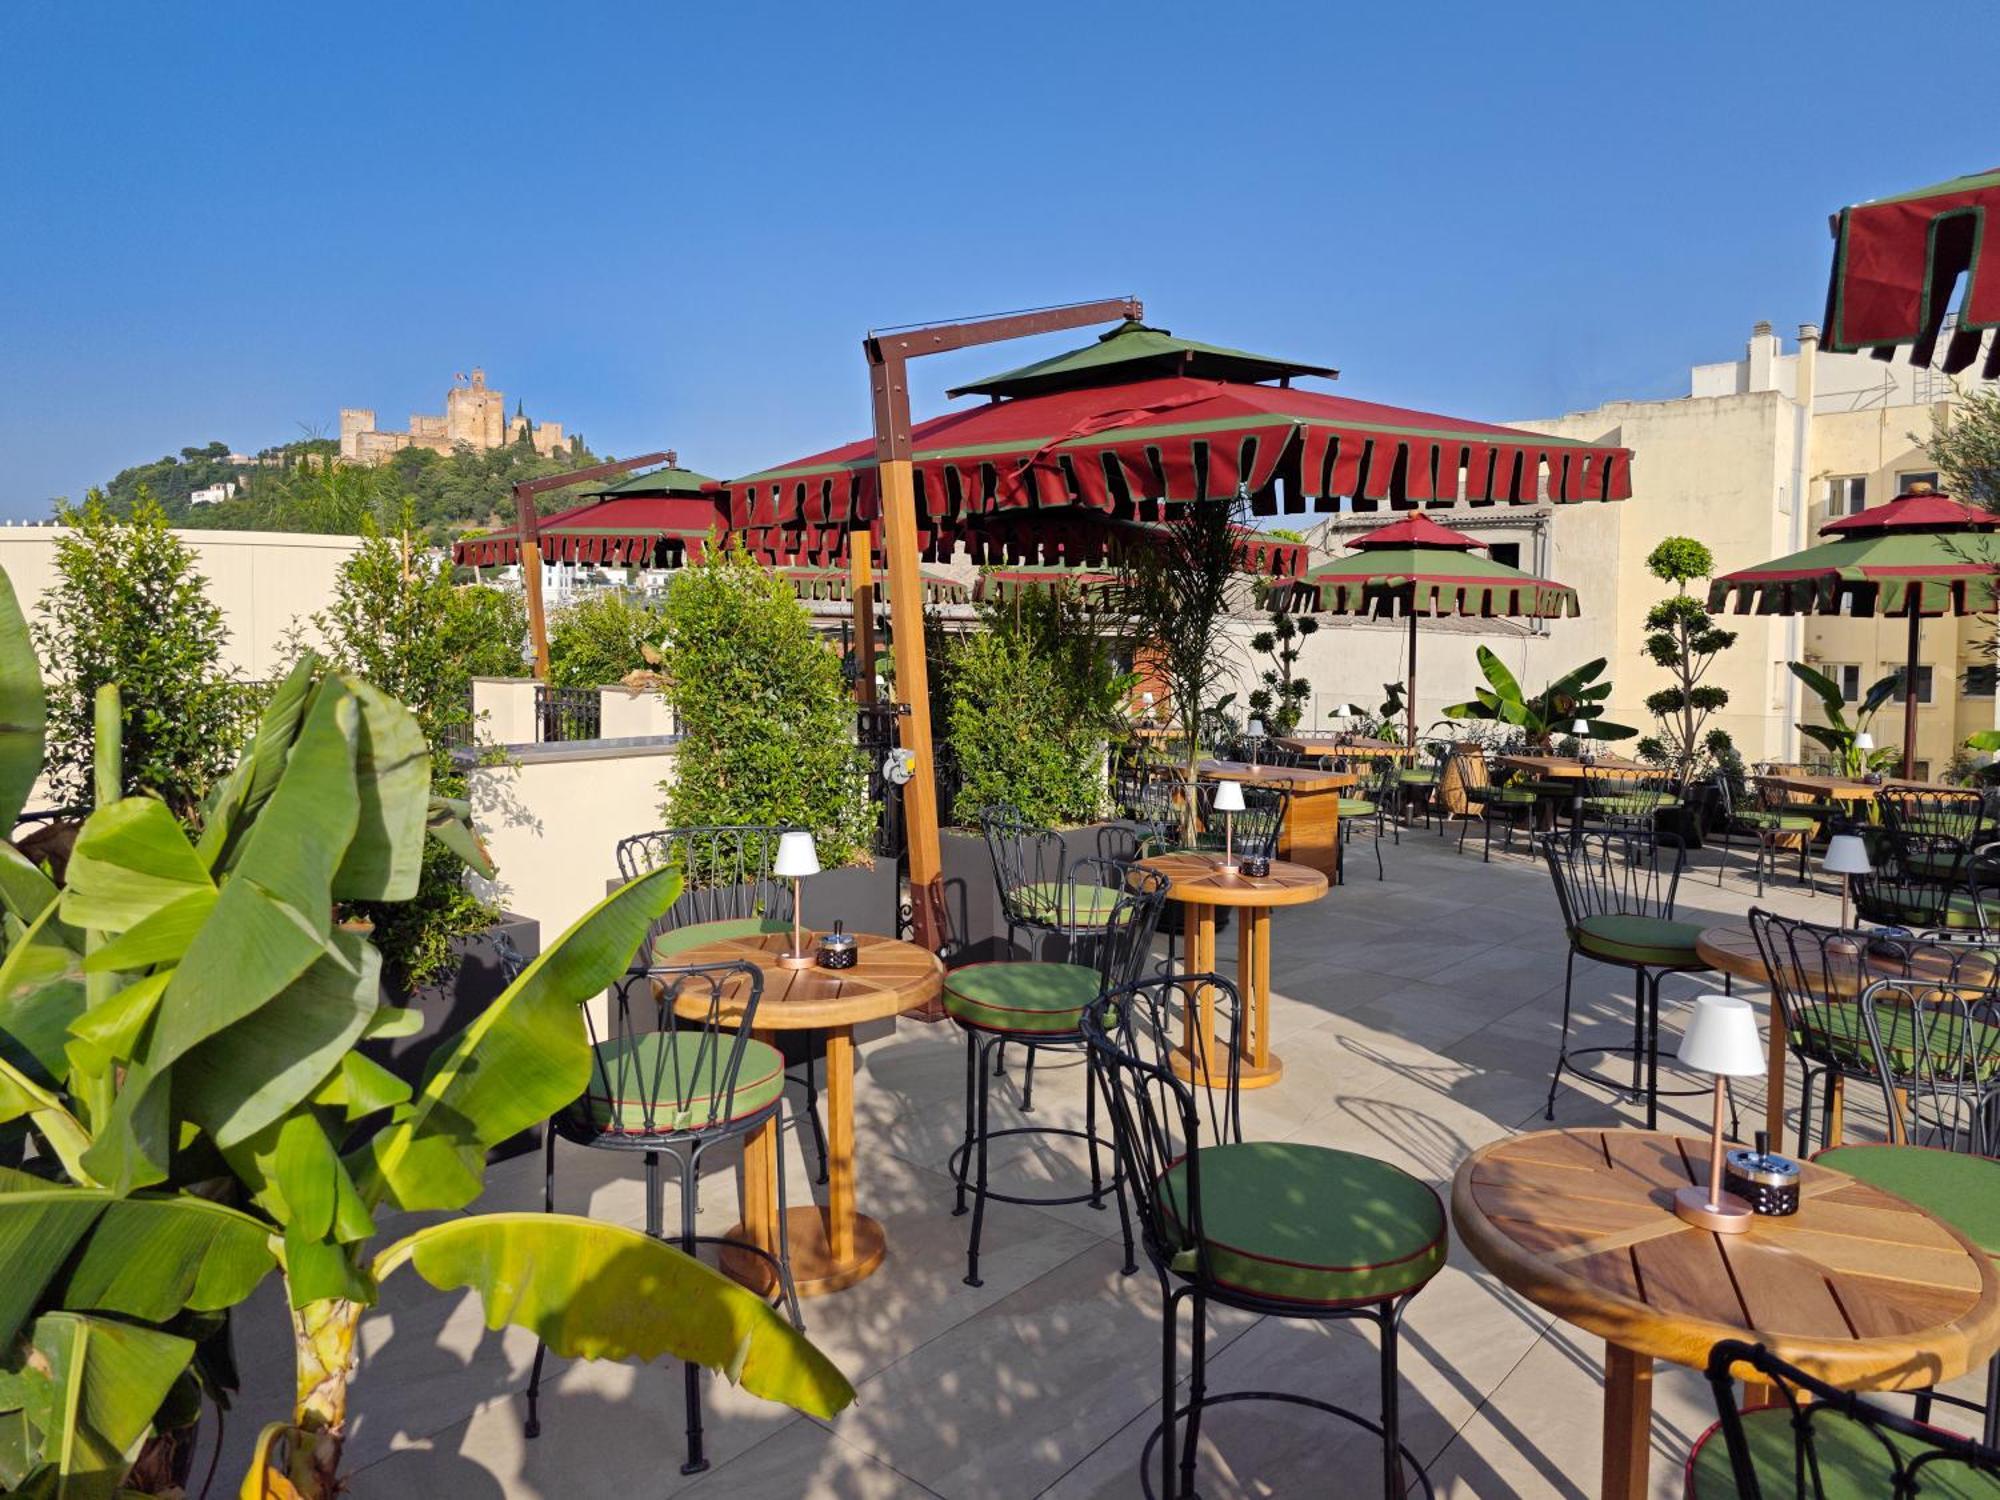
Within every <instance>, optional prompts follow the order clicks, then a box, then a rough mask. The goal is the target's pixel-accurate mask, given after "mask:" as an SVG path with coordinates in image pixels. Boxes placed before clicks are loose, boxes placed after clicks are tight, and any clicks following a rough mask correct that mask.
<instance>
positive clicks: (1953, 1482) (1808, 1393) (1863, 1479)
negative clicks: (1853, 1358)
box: [1687, 1339, 2000, 1500]
mask: <svg viewBox="0 0 2000 1500" xmlns="http://www.w3.org/2000/svg"><path fill="white" fill-rule="evenodd" d="M1707 1374H1708V1383H1709V1388H1710V1390H1711V1391H1712V1392H1713V1394H1714V1397H1715V1405H1716V1410H1717V1412H1718V1413H1719V1414H1720V1417H1721V1420H1720V1421H1718V1422H1717V1423H1716V1424H1715V1425H1714V1426H1713V1427H1711V1428H1709V1430H1708V1431H1707V1432H1705V1433H1703V1434H1702V1435H1701V1437H1699V1438H1698V1439H1696V1441H1695V1445H1694V1451H1693V1452H1692V1453H1691V1454H1689V1455H1688V1465H1687V1496H1688V1500H1847V1497H1850V1496H1851V1497H1856V1500H1859V1497H1868V1500H1875V1497H1881V1500H1902V1497H1909V1496H1918V1495H1923V1496H1935V1497H1937V1500H1950V1497H1959V1500H1969V1497H1972V1496H1991V1495H1997V1494H2000V1451H1996V1449H1995V1448H1994V1447H1992V1446H1991V1445H1990V1444H1986V1443H1975V1442H1972V1441H1970V1440H1968V1439H1966V1438H1962V1437H1959V1436H1957V1435H1956V1434H1953V1433H1948V1432H1944V1431H1941V1430H1940V1429H1938V1428H1935V1427H1930V1426H1926V1425H1925V1424H1923V1423H1921V1422H1915V1421H1911V1420H1910V1419H1909V1418H1907V1417H1903V1416H1900V1415H1898V1414H1897V1413H1895V1412H1893V1411H1890V1410H1889V1409H1888V1408H1887V1407H1885V1406H1883V1405H1881V1404H1879V1403H1878V1402H1876V1401H1868V1400H1863V1399H1862V1398H1861V1397H1859V1396H1857V1395H1855V1394H1854V1393H1853V1392H1851V1391H1843V1390H1841V1389H1840V1388H1839V1387H1838V1386H1833V1385H1828V1384H1827V1383H1826V1382H1825V1381H1823V1380H1818V1379H1815V1378H1814V1377H1813V1376H1811V1375H1808V1374H1807V1373H1806V1372H1805V1371H1803V1370H1801V1369H1799V1368H1798V1367H1797V1366H1796V1365H1790V1364H1787V1363H1785V1362H1784V1361H1783V1360H1781V1359H1779V1358H1778V1357H1777V1356H1776V1355H1774V1354H1772V1353H1771V1352H1770V1351H1769V1350H1767V1349H1765V1348H1764V1346H1763V1345H1762V1344H1755V1345H1753V1344H1746V1343H1743V1342H1741V1341H1740V1340H1737V1339H1725V1340H1724V1341H1723V1342H1721V1343H1719V1344H1717V1345H1716V1346H1715V1347H1714V1348H1713V1349H1711V1350H1710V1351H1709V1357H1708V1370H1707ZM1739 1376H1741V1377H1742V1378H1743V1379H1745V1380H1749V1381H1754V1382H1756V1383H1758V1384H1759V1385H1760V1386H1761V1387H1762V1388H1764V1389H1766V1390H1767V1391H1769V1392H1770V1393H1771V1394H1770V1397H1769V1398H1767V1400H1766V1402H1765V1403H1764V1404H1760V1405H1758V1406H1756V1407H1753V1408H1751V1409H1750V1410H1748V1411H1744V1410H1740V1409H1739V1408H1738V1406H1737V1399H1736V1380H1737V1377H1739ZM1718 1440H1719V1441H1718Z"/></svg>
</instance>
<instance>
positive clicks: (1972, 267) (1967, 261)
mask: <svg viewBox="0 0 2000 1500" xmlns="http://www.w3.org/2000/svg"><path fill="white" fill-rule="evenodd" d="M1995 226H2000V168H1996V169H1995V170H1993V171H1990V172H1981V173H1978V174H1977V175H1975V176H1971V177H1959V178H1955V179H1953V180H1952V181H1950V182H1940V183H1937V184H1935V185H1934V186H1932V187H1927V188H1918V189H1917V190H1916V191H1914V192H1909V193H1899V194H1897V195H1896V196H1895V197H1893V198H1877V199H1875V200H1873V201H1872V202H1868V203H1857V204H1855V205H1854V206H1853V207H1851V208H1843V209H1842V210H1841V211H1840V212H1839V213H1838V214H1836V215H1835V216H1834V221H1833V237H1834V252H1833V277H1832V280H1831V282H1830V283H1829V285H1828V288H1827V296H1826V347H1827V348H1828V349H1831V350H1834V351H1836V352H1838V353H1841V354H1858V353H1861V352H1863V351H1868V352H1871V353H1873V354H1874V355H1875V356H1876V357H1877V358H1878V359H1889V358H1891V357H1893V355H1894V353H1895V348H1896V346H1897V345H1899V344H1908V345H1910V346H1911V348H1910V362H1911V363H1912V364H1919V365H1928V364H1929V363H1930V362H1931V360H1932V358H1933V356H1934V355H1935V353H1936V351H1937V343H1938V339H1939V337H1940V336H1941V335H1942V333H1943V329H1944V320H1945V316H1946V314H1947V313H1949V312H1951V311H1952V308H1951V307H1950V306H1949V305H1948V304H1949V303H1950V300H1951V289H1952V287H1953V285H1954V284H1955V283H1956V282H1957V281H1958V279H1959V277H1961V276H1963V277H1964V278H1965V291H1964V294H1963V297H1962V298H1961V300H1960V303H1959V306H1958V308H1957V313H1958V320H1957V324H1956V326H1955V327H1954V329H1953V330H1952V335H1951V341H1950V343H1949V344H1947V345H1946V348H1945V354H1944V359H1943V360H1942V362H1941V363H1940V365H1939V368H1940V369H1942V370H1943V371H1944V372H1945V373H1946V374H1956V373H1957V372H1958V371H1960V370H1963V369H1966V368H1968V367H1969V366H1970V365H1971V364H1972V363H1973V361H1974V360H1976V359H1977V358H1978V357H1979V349H1980V344H1981V341H1982V340H1984V339H1985V337H1986V334H1987V332H1988V331H1989V330H1991V329H1993V328H1995V327H1997V326H2000V228H1996V227H1995ZM1989 229H1992V230H1993V231H1994V232H1991V233H1989V232H1987V231H1988V230H1989ZM1981 374H1982V375H1983V377H1984V378H1985V379H1987V380H1993V379H1996V378H2000V339H1995V340H1993V341H1991V342H1990V343H1989V344H1988V345H1987V349H1986V363H1985V366H1984V368H1983V369H1982V371H1981Z"/></svg>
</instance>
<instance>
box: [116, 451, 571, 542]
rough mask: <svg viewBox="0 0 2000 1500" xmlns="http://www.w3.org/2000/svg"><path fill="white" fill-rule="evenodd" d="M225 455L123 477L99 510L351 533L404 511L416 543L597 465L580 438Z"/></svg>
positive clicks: (489, 521) (181, 522) (552, 498)
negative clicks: (564, 443) (386, 453)
mask: <svg viewBox="0 0 2000 1500" xmlns="http://www.w3.org/2000/svg"><path fill="white" fill-rule="evenodd" d="M229 451H230V450H229V445H228V444H227V443H219V442H217V443H209V444H207V445H206V446H205V447H200V448H183V449H181V450H180V455H179V456H178V457H176V456H174V455H171V454H169V455H168V456H166V457H164V458H161V459H158V460H156V461H155V462H152V463H147V464H136V465H134V466H133V467H131V468H129V469H124V470H121V471H120V472H119V473H118V474H117V475H116V476H115V477H114V478H112V480H111V481H110V482H109V483H108V484H106V485H105V486H104V487H103V489H102V491H101V492H99V493H101V497H102V501H103V504H104V507H105V509H106V510H107V511H108V512H109V513H110V514H111V515H114V516H119V517H124V516H129V515H131V514H132V513H133V511H134V508H135V507H136V506H137V505H138V504H139V503H140V502H141V499H142V497H150V499H151V500H152V501H154V502H155V503H156V504H158V505H159V507H160V509H161V510H162V511H164V512H165V514H166V516H167V519H168V521H169V522H170V523H171V524H172V525H175V526H185V527H198V528H206V529H209V530H214V531H316V532H328V533H341V534H351V533H354V532H356V531H359V530H360V529H361V525H362V522H363V521H364V520H367V519H371V518H372V519H373V520H374V521H375V522H376V523H377V524H378V525H381V526H387V525H390V524H393V523H397V522H399V521H400V519H401V518H402V516H403V515H404V514H405V506H406V505H407V506H408V509H409V514H412V515H414V517H415V519H416V524H417V528H418V530H419V532H420V533H421V534H422V535H423V537H424V539H425V540H426V541H428V542H432V543H444V542H447V541H449V540H450V539H451V538H452V537H454V536H456V535H457V534H459V533H461V532H464V531H467V530H471V529H484V528H487V527H490V526H494V525H504V524H506V523H507V522H509V521H511V520H512V518H513V514H514V501H513V487H514V485H516V484H517V483H519V482H520V481H522V480H524V479H539V478H542V477H543V476H545V475H549V474H560V473H563V472H564V471H565V470H569V469H580V468H584V467H587V466H589V465H591V464H596V463H601V462H603V461H604V460H603V459H602V458H600V457H599V456H598V455H596V454H593V453H592V452H591V451H590V450H589V449H588V448H586V447H584V445H583V442H582V440H581V439H580V438H579V439H576V440H574V441H573V442H572V443H571V445H570V447H569V449H568V451H567V454H566V455H562V456H558V457H555V458H545V457H543V456H542V455H541V454H539V453H537V452H536V451H535V449H534V447H533V445H532V444H530V443H528V442H526V441H516V442H511V443H507V444H504V445H503V446H501V447H498V448H493V449H489V450H487V451H485V452H477V451H474V450H472V449H469V448H460V449H459V450H458V451H457V452H455V453H449V454H445V453H433V452H431V451H430V450H429V449H427V448H406V449H404V450H403V451H402V452H400V453H397V454H395V455H394V456H393V457H391V458H390V459H389V460H388V461H387V462H386V463H383V464H381V465H379V466H376V467H372V468H368V467H362V466H359V465H353V464H343V463H341V462H339V461H338V445H337V444H336V443H334V442H333V441H332V440H331V439H329V438H308V439H305V440H303V441H300V442H296V443H286V444H284V445H282V446H280V447H276V448H268V449H265V450H264V451H263V452H261V453H259V454H257V455H256V456H255V458H254V459H253V460H252V461H251V462H249V463H247V464H246V463H233V462H231V461H230V457H229ZM231 482H233V483H234V484H235V485H236V495H235V497H234V498H232V499H229V500H224V501H222V502H221V503H219V504H214V505H192V504H190V503H189V497H190V496H191V495H192V494H193V493H194V492H195V491H196V490H199V489H205V488H207V487H209V486H211V485H217V484H226V483H231ZM577 498H579V497H578V496H577V495H576V494H575V493H573V492H571V491H568V490H562V491H557V492H556V493H555V494H553V495H547V496H544V497H542V501H541V504H542V510H543V512H544V513H545V514H546V513H549V512H551V511H554V510H559V509H561V508H562V507H563V506H564V505H567V504H571V503H573V502H574V501H575V500H576V499H577Z"/></svg>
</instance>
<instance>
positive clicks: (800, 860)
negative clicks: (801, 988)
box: [771, 829, 819, 969]
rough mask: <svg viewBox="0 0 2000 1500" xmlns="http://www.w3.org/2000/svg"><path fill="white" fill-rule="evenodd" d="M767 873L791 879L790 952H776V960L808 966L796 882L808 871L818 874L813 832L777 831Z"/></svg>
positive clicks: (810, 960) (810, 962)
mask: <svg viewBox="0 0 2000 1500" xmlns="http://www.w3.org/2000/svg"><path fill="white" fill-rule="evenodd" d="M771 873H772V874H773V875H775V876H777V877H778V878H779V879H780V880H789V881H791V883H792V947H791V951H790V952H788V953H780V954H779V955H778V964H779V966H780V967H781V968H786V969H810V968H811V967H812V966H813V963H814V959H813V956H812V954H811V953H809V952H808V951H807V950H806V938H805V911H804V907H803V905H802V904H801V891H800V882H801V881H803V880H804V879H805V877H806V876H808V875H817V874H819V850H818V849H817V848H816V847H814V845H813V836H812V835H811V834H810V833H807V832H805V831H804V830H803V829H794V830H792V831H791V832H790V833H781V834H779V835H778V854H777V857H776V858H775V859H773V860H772V861H771Z"/></svg>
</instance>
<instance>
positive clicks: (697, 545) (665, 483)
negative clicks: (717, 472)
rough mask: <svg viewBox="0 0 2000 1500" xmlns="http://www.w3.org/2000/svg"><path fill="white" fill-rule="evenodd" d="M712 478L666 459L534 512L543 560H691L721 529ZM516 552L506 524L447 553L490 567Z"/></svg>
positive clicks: (515, 534)
mask: <svg viewBox="0 0 2000 1500" xmlns="http://www.w3.org/2000/svg"><path fill="white" fill-rule="evenodd" d="M715 484H716V481H715V480H713V479H711V478H709V477H708V475H706V474H697V473H695V472H694V470H692V469H683V468H681V467H680V466H679V465H677V464H676V465H669V466H668V467H666V468H663V469H653V470H650V471H648V472H647V473H644V474H628V475H626V476H625V477H624V478H622V479H619V480H618V481H617V482H616V483H613V484H608V485H606V486H605V487H604V488H603V489H600V490H596V491H594V492H592V493H591V498H590V499H589V500H586V501H585V502H584V503H583V504H581V505H576V506H572V507H570V508H569V509H568V510H565V511H559V512H558V513H556V514H555V515H552V516H545V517H543V518H542V520H541V523H540V527H539V530H540V532H541V539H542V558H543V561H545V562H577V563H603V564H606V565H608V566H612V567H655V566H663V567H671V566H675V565H678V564H679V563H680V562H683V561H687V560H694V561H699V560H700V558H701V556H702V553H703V551H704V549H705V548H706V547H707V544H708V536H709V533H710V532H711V531H713V532H717V533H718V534H724V533H727V531H728V530H729V508H728V506H727V504H726V503H724V500H723V497H722V495H721V494H720V493H719V492H717V491H716V490H715V489H714V488H713V486H714V485H715ZM520 560H521V537H520V533H519V531H518V530H516V529H515V528H512V527H510V528H508V529H507V530H505V531H496V532H492V533H489V534H488V535H486V536H481V537H473V538H471V539H469V540H467V541H462V542H459V543H457V544H456V545H454V546H453V548H452V561H453V562H456V563H461V564H466V565H469V566H477V567H494V566H498V565H501V564H506V563H516V562H519V561H520Z"/></svg>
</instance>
